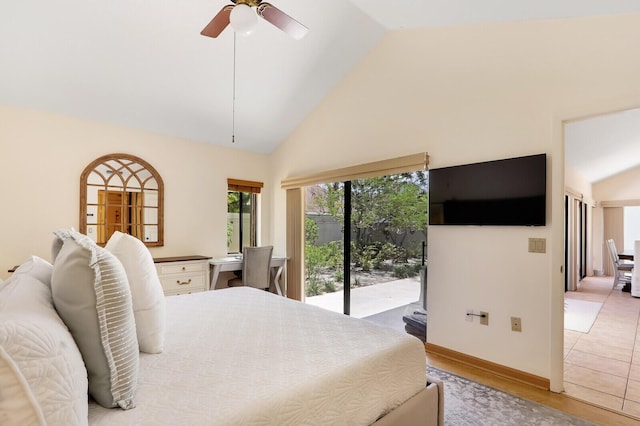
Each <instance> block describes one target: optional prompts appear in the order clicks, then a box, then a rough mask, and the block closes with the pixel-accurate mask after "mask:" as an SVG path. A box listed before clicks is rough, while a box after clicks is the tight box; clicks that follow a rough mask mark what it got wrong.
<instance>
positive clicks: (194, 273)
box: [154, 256, 210, 296]
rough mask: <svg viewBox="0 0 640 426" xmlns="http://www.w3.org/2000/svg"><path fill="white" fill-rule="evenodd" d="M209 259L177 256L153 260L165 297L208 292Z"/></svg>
mask: <svg viewBox="0 0 640 426" xmlns="http://www.w3.org/2000/svg"><path fill="white" fill-rule="evenodd" d="M209 259H210V257H206V256H178V257H167V258H159V259H154V261H155V264H156V270H157V271H158V278H160V284H162V290H163V291H164V294H165V295H166V296H170V295H176V294H188V293H197V292H199V291H206V290H209Z"/></svg>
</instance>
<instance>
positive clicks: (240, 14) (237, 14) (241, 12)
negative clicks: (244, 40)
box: [229, 4, 258, 36]
mask: <svg viewBox="0 0 640 426" xmlns="http://www.w3.org/2000/svg"><path fill="white" fill-rule="evenodd" d="M229 24H230V25H231V28H233V30H234V31H235V32H236V34H240V35H243V36H248V35H250V34H251V33H253V31H254V30H255V29H256V26H257V25H258V15H257V14H256V13H255V12H254V11H253V10H251V6H249V5H247V4H237V5H236V6H235V7H234V8H233V9H232V10H231V14H230V15H229Z"/></svg>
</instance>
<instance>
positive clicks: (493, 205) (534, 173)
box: [429, 154, 547, 226]
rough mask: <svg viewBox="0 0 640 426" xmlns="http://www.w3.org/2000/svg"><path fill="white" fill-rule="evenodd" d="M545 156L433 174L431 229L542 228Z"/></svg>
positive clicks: (502, 161) (479, 164)
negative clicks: (446, 226)
mask: <svg viewBox="0 0 640 426" xmlns="http://www.w3.org/2000/svg"><path fill="white" fill-rule="evenodd" d="M546 189H547V156H546V154H538V155H530V156H527V157H518V158H509V159H505V160H496V161H487V162H483V163H474V164H465V165H461V166H454V167H444V168H440V169H431V170H429V225H508V226H544V225H545V218H546V199H547V195H546Z"/></svg>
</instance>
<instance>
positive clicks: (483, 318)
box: [480, 311, 489, 325]
mask: <svg viewBox="0 0 640 426" xmlns="http://www.w3.org/2000/svg"><path fill="white" fill-rule="evenodd" d="M480 324H482V325H489V312H482V311H480Z"/></svg>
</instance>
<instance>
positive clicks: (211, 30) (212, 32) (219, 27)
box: [200, 5, 235, 38]
mask: <svg viewBox="0 0 640 426" xmlns="http://www.w3.org/2000/svg"><path fill="white" fill-rule="evenodd" d="M234 7H235V6H232V5H228V6H225V7H223V8H222V9H220V12H218V13H217V14H216V16H214V17H213V19H212V20H211V22H209V24H207V26H206V27H204V29H203V30H202V31H201V32H200V34H202V35H203V36H207V37H213V38H216V37H218V36H219V35H220V33H221V32H222V31H223V30H224V29H225V28H227V25H229V15H231V9H233V8H234Z"/></svg>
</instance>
